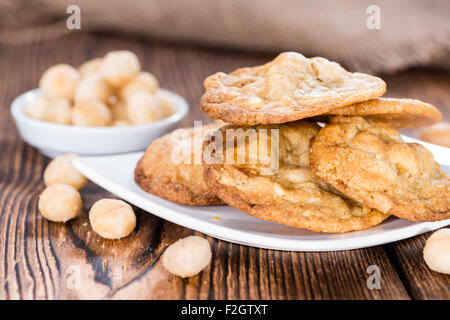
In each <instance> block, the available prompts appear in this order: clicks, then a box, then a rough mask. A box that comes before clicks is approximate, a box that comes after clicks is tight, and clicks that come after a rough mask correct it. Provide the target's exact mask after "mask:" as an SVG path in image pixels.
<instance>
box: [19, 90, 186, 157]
mask: <svg viewBox="0 0 450 320" xmlns="http://www.w3.org/2000/svg"><path fill="white" fill-rule="evenodd" d="M158 92H163V93H164V96H165V97H166V98H167V97H169V99H171V100H172V107H173V113H172V114H171V115H169V116H167V117H165V118H163V119H160V120H156V121H154V122H149V123H145V124H139V125H135V124H134V123H132V122H131V121H129V120H125V119H117V120H125V121H120V122H119V121H117V120H115V119H114V118H113V117H112V118H111V119H109V116H108V115H105V114H104V113H101V112H102V111H100V113H99V117H101V118H100V119H102V120H101V121H104V122H105V123H106V122H108V121H111V122H110V123H108V126H105V127H103V126H102V127H96V126H76V125H73V124H69V123H71V122H72V120H73V111H72V114H71V113H68V111H70V110H69V109H67V108H71V109H72V110H73V108H74V107H68V106H67V105H66V103H68V102H58V106H57V107H55V108H54V109H52V110H51V111H48V110H46V109H47V107H46V104H45V101H50V100H48V99H47V98H45V100H41V101H39V99H43V98H42V97H43V96H42V93H41V91H40V90H38V89H36V90H32V91H29V92H27V93H24V94H22V95H20V96H18V97H17V98H16V99H15V100H14V101H13V103H12V104H11V113H12V116H13V119H14V121H15V123H16V126H17V128H18V130H19V132H20V134H21V136H22V138H23V139H24V140H25V141H26V142H27V143H28V144H30V145H32V146H34V147H36V148H38V149H39V150H40V151H41V152H42V153H43V154H44V155H46V156H49V157H52V158H53V157H56V156H58V155H61V154H66V153H74V154H78V155H80V156H86V155H87V156H89V155H92V156H94V155H105V154H116V153H127V152H135V151H141V150H145V149H146V148H147V147H148V146H149V145H150V143H151V142H152V141H153V140H154V139H156V138H158V137H160V136H161V135H163V134H165V133H167V132H169V131H172V130H174V129H175V128H176V127H177V125H178V124H179V123H180V121H181V120H182V119H183V118H184V117H185V116H186V114H187V112H188V110H189V107H188V104H187V102H186V101H185V100H184V99H183V98H182V97H181V96H179V95H177V94H175V93H173V92H170V91H168V90H164V89H158ZM36 100H37V102H36V105H34V106H32V111H30V109H28V110H27V111H26V109H27V105H29V103H30V102H34V101H36ZM51 101H55V100H51ZM57 101H64V100H61V99H60V100H57ZM98 103H101V102H98ZM121 103H125V102H121ZM64 105H65V106H64ZM29 108H30V107H29ZM108 108H109V110H110V111H111V114H112V113H113V111H112V110H111V106H109V105H108ZM120 108H124V109H123V110H124V111H121V112H122V114H124V113H125V111H126V107H124V106H123V105H122V106H121V107H120ZM138 108H139V107H138ZM100 109H102V110H104V109H103V108H100ZM97 111H98V110H97ZM145 111H146V110H145V108H144V112H145ZM26 112H27V113H26ZM105 112H106V113H108V112H107V111H105ZM116 112H117V110H116ZM138 112H139V110H138ZM28 113H31V114H32V115H35V116H33V117H31V116H29V115H28ZM80 114H82V112H80ZM47 116H51V117H53V118H55V119H59V120H58V121H60V122H65V123H67V124H61V123H54V122H48V121H45V120H40V119H39V118H41V117H47ZM71 117H72V118H71ZM81 118H83V116H80V115H78V116H77V118H76V119H77V120H76V121H81V120H80V119H81ZM71 119H72V120H71ZM84 120H85V119H84V118H83V121H84ZM97 120H98V119H97ZM97 120H95V121H97ZM91 123H92V122H90V121H89V120H86V122H83V124H87V125H89V124H91Z"/></svg>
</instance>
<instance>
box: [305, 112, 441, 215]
mask: <svg viewBox="0 0 450 320" xmlns="http://www.w3.org/2000/svg"><path fill="white" fill-rule="evenodd" d="M310 164H311V168H312V171H313V172H314V173H315V174H317V175H318V176H320V177H321V178H322V179H324V180H325V181H327V182H328V183H330V184H331V185H333V186H334V187H335V188H336V189H338V190H340V191H341V192H342V193H344V194H346V195H347V196H349V197H351V198H353V199H355V200H356V201H359V202H361V203H363V204H364V205H366V206H368V207H370V208H373V209H376V210H379V211H381V212H383V213H386V214H391V215H395V216H397V217H400V218H404V219H408V220H412V221H437V220H444V219H448V218H450V179H449V177H448V175H447V174H446V173H445V172H443V171H442V170H441V168H440V166H439V164H438V163H436V162H435V161H434V159H433V155H432V154H431V152H429V151H428V150H427V149H425V148H424V147H423V146H421V145H420V144H416V143H405V142H404V141H403V140H402V138H401V136H400V134H399V133H398V132H397V131H396V130H395V129H393V128H392V127H390V126H388V125H386V124H380V123H374V122H371V121H368V120H364V119H363V118H361V117H336V118H332V119H331V123H330V124H328V125H326V126H325V127H324V128H322V129H321V130H320V132H319V134H318V135H317V136H316V137H315V138H314V140H313V142H312V144H311V154H310Z"/></svg>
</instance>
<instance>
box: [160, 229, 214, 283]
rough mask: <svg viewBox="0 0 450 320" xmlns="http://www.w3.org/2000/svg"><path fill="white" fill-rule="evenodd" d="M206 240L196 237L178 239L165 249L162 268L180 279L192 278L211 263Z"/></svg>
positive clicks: (209, 249) (209, 248) (209, 250)
mask: <svg viewBox="0 0 450 320" xmlns="http://www.w3.org/2000/svg"><path fill="white" fill-rule="evenodd" d="M211 256H212V254H211V247H210V246H209V242H208V240H206V239H205V238H202V237H198V236H189V237H187V238H184V239H180V240H178V241H177V242H175V243H174V244H172V245H171V246H170V247H168V248H167V249H166V251H165V252H164V255H163V257H162V264H163V266H164V268H165V269H166V270H167V271H169V272H170V273H173V274H176V275H178V276H180V277H183V278H185V277H192V276H195V275H196V274H198V273H199V272H200V271H202V270H203V269H204V268H206V266H207V265H208V264H209V263H210V262H211Z"/></svg>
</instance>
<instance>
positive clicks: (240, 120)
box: [136, 52, 450, 232]
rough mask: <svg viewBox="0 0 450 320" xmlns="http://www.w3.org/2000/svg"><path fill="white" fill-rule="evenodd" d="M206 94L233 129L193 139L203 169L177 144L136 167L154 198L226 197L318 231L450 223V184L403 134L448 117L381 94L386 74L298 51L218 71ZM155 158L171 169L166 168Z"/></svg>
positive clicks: (157, 145)
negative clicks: (386, 223) (388, 222)
mask: <svg viewBox="0 0 450 320" xmlns="http://www.w3.org/2000/svg"><path fill="white" fill-rule="evenodd" d="M205 88H206V92H205V94H204V95H203V97H202V100H201V108H202V110H203V111H204V112H205V113H207V114H208V115H210V116H211V117H212V118H214V119H220V120H223V121H225V122H227V123H228V124H215V125H213V127H208V128H203V132H202V133H201V134H198V135H196V136H197V137H198V138H197V139H195V138H192V137H191V140H190V141H193V143H194V144H196V143H198V142H199V140H201V139H202V137H203V140H204V141H203V156H202V157H201V158H202V162H201V163H200V162H199V161H194V160H195V159H194V158H195V157H196V155H195V152H193V153H189V152H186V153H185V154H187V157H188V158H189V160H191V161H190V162H189V165H190V167H189V168H190V169H189V170H187V169H186V168H184V169H180V168H181V167H180V165H179V164H174V162H173V161H171V160H169V159H168V157H167V156H164V153H166V151H167V150H168V149H169V148H173V147H174V145H175V144H174V143H173V139H170V140H169V138H168V136H166V137H165V138H162V139H160V140H157V141H155V142H154V143H153V144H152V146H150V147H149V149H148V150H147V152H146V155H145V156H144V157H143V159H142V160H141V161H140V163H139V165H138V167H137V170H136V181H137V182H138V184H140V185H141V187H143V188H144V189H145V190H147V191H149V192H150V193H154V194H157V195H160V196H163V197H165V198H167V199H169V200H172V201H176V202H178V203H185V204H194V205H198V204H200V205H207V204H218V203H220V202H222V201H223V202H224V203H226V204H228V205H230V206H232V207H235V208H237V209H240V210H242V211H244V212H246V213H248V214H250V215H253V216H255V217H257V218H260V219H264V220H269V221H273V222H278V223H282V224H285V225H289V226H293V227H298V228H305V229H309V230H313V231H321V232H348V231H354V230H362V229H367V228H371V227H373V226H376V225H377V224H379V223H381V222H382V221H383V220H385V219H386V218H387V217H389V216H390V215H395V216H397V217H400V218H404V219H408V220H413V221H436V220H443V219H448V218H450V179H449V177H448V176H447V174H446V173H444V172H443V171H442V170H441V168H440V167H439V165H438V164H437V163H436V162H435V161H434V159H433V156H432V155H431V153H430V152H429V151H428V150H426V149H425V148H424V147H422V146H421V145H418V144H409V143H405V142H404V141H403V140H402V138H401V136H400V134H399V133H398V132H397V131H396V129H395V128H402V127H416V126H422V125H430V124H433V123H437V122H439V121H440V120H441V118H442V116H441V114H440V112H439V111H438V110H437V109H436V108H434V107H433V106H431V105H430V104H427V103H424V102H422V101H419V100H412V99H388V98H379V97H380V96H381V95H383V94H384V92H385V91H386V84H385V83H384V81H383V80H382V79H380V78H377V77H374V76H370V75H367V74H362V73H351V72H348V71H346V70H345V69H343V68H342V67H341V66H340V65H339V64H337V63H334V62H330V61H328V60H326V59H324V58H311V59H308V58H305V57H304V56H302V55H301V54H298V53H292V52H289V53H282V54H280V55H279V56H278V57H277V58H276V59H275V60H273V61H271V62H269V63H267V64H265V65H262V66H257V67H251V68H242V69H238V70H236V71H234V72H232V73H230V74H225V73H221V72H219V73H216V74H214V75H212V76H210V77H208V78H207V79H206V80H205ZM321 125H322V126H323V127H322V126H321ZM219 126H220V128H219ZM214 129H217V130H214ZM205 133H208V134H206V136H205ZM168 141H171V142H170V143H169V142H168ZM180 143H181V144H183V145H186V141H184V142H183V141H182V142H180ZM161 150H166V151H161ZM190 150H191V151H195V148H190ZM172 160H173V159H172ZM155 163H165V168H164V170H158V166H157V165H155ZM184 163H186V162H184ZM162 171H164V172H170V174H167V173H164V172H162ZM201 171H203V179H201V178H202V176H201V173H200V172H201ZM180 195H182V196H181V197H180ZM180 200H181V201H180Z"/></svg>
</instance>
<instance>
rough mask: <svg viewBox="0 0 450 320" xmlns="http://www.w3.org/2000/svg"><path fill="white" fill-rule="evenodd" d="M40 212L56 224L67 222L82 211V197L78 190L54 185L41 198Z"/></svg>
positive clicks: (67, 186) (46, 189) (63, 185)
mask: <svg viewBox="0 0 450 320" xmlns="http://www.w3.org/2000/svg"><path fill="white" fill-rule="evenodd" d="M38 206H39V211H40V212H41V213H42V215H43V216H44V217H45V218H46V219H48V220H50V221H54V222H66V221H67V220H70V219H73V218H75V217H76V216H77V215H78V213H79V212H80V211H81V208H82V202H81V196H80V194H79V193H78V191H77V190H76V189H74V188H73V187H71V186H69V185H66V184H54V185H52V186H50V187H47V188H45V190H44V191H43V192H42V193H41V195H40V196H39V204H38Z"/></svg>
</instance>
